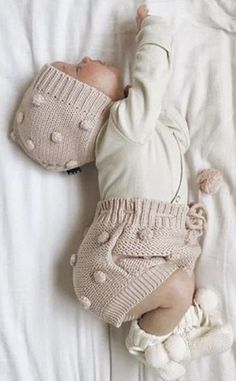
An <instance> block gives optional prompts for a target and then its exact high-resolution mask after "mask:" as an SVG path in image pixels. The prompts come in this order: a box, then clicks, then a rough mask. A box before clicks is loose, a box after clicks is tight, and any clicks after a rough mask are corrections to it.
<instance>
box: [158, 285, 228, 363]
mask: <svg viewBox="0 0 236 381" xmlns="http://www.w3.org/2000/svg"><path fill="white" fill-rule="evenodd" d="M218 302H219V299H218V296H217V294H216V293H215V292H213V291H212V290H209V289H205V288H201V289H198V290H197V292H196V294H195V298H194V301H193V306H191V307H190V309H189V310H188V312H187V314H186V315H185V316H184V317H183V319H182V320H181V322H180V323H179V324H178V326H177V327H176V328H175V330H174V334H178V335H180V337H182V340H183V341H184V342H185V345H186V348H187V349H186V351H185V355H184V356H183V358H182V361H183V360H192V359H196V358H198V357H201V356H207V355H209V354H211V353H222V352H225V351H227V350H228V349H229V348H230V347H231V346H232V343H233V331H232V327H231V326H230V324H226V323H223V320H222V317H221V314H220V310H219V303H218ZM164 344H165V346H166V347H167V348H168V354H169V357H170V359H173V360H175V361H177V360H176V345H175V344H174V343H171V337H170V338H169V339H167V340H166V341H165V343H164Z"/></svg>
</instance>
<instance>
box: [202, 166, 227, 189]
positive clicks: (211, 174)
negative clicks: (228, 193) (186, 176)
mask: <svg viewBox="0 0 236 381" xmlns="http://www.w3.org/2000/svg"><path fill="white" fill-rule="evenodd" d="M222 183H223V176H222V174H221V172H220V171H218V170H217V169H213V168H208V169H204V170H203V171H201V172H200V173H199V174H198V176H197V184H198V187H199V189H200V190H201V192H203V193H206V194H214V193H216V192H217V191H218V189H219V188H220V187H221V185H222Z"/></svg>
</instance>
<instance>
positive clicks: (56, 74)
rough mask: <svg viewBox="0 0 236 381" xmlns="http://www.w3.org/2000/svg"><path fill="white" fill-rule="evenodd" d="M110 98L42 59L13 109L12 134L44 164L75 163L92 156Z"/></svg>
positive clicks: (60, 167) (71, 165) (58, 167)
mask: <svg viewBox="0 0 236 381" xmlns="http://www.w3.org/2000/svg"><path fill="white" fill-rule="evenodd" d="M112 103H113V101H112V100H111V99H110V98H109V97H107V96H106V95H105V94H103V93H102V92H101V91H99V90H97V89H95V88H94V87H91V86H89V85H87V84H85V83H83V82H80V81H78V80H77V79H75V78H72V77H70V76H69V75H67V74H65V73H63V72H61V71H60V70H58V69H56V68H55V67H54V66H52V65H48V64H47V65H44V66H43V68H42V69H41V71H40V72H39V74H38V75H37V77H36V78H35V80H34V81H33V83H32V84H31V85H30V87H29V88H28V90H27V91H26V93H25V95H24V97H23V99H22V102H21V104H20V106H19V108H18V110H17V113H16V116H15V119H14V125H13V131H12V132H11V138H12V139H13V140H14V141H15V142H16V143H17V144H19V146H20V147H21V148H22V149H23V150H24V152H25V153H26V154H27V155H28V156H29V157H30V158H31V159H33V160H35V161H36V162H38V163H39V164H41V165H42V166H43V167H45V168H47V169H52V170H56V171H66V170H68V169H72V168H76V167H78V166H81V165H83V164H86V163H89V162H91V161H93V160H94V148H95V141H96V137H97V134H98V132H99V130H100V128H101V127H102V125H103V124H104V122H105V120H106V118H107V110H108V108H109V106H110V105H111V104H112Z"/></svg>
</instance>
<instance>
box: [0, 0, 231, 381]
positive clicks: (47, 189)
mask: <svg viewBox="0 0 236 381" xmlns="http://www.w3.org/2000/svg"><path fill="white" fill-rule="evenodd" d="M140 3H141V1H138V0H129V1H127V0H112V1H107V0H93V1H92V0H90V1H89V0H58V1H53V0H7V1H4V0H0V47H1V55H0V81H1V82H0V99H1V107H0V142H1V150H0V182H1V183H0V186H1V188H0V189H1V199H0V206H1V229H0V244H1V252H0V380H1V381H108V380H112V381H122V380H124V379H126V380H129V381H137V380H139V381H141V380H145V381H154V380H158V377H157V376H156V375H155V372H153V371H152V370H150V369H147V368H144V366H143V365H141V364H139V363H138V362H137V361H136V360H134V359H133V358H132V357H131V356H130V355H129V354H128V352H127V350H126V348H125V345H124V340H125V337H126V335H127V332H128V328H129V323H126V324H124V325H123V326H122V327H121V328H119V329H117V328H114V327H111V326H108V325H106V324H104V323H103V322H102V321H101V320H99V319H98V318H97V317H95V316H94V315H93V314H92V313H91V312H89V311H87V312H86V311H84V310H83V309H82V308H81V307H80V306H79V304H78V303H77V300H76V297H75V295H74V292H73V287H72V269H71V267H70V265H69V259H70V256H71V254H72V253H73V252H76V251H77V249H78V246H79V243H80V242H81V240H82V237H83V230H84V228H85V226H87V225H89V223H90V222H91V220H92V217H93V213H94V210H95V206H96V202H97V200H98V189H97V177H96V170H95V167H94V165H93V164H91V165H88V166H85V167H84V168H83V171H82V173H81V174H78V175H76V176H68V175H66V174H58V173H53V172H47V171H46V170H44V169H43V168H41V167H40V166H38V165H37V164H35V163H34V162H32V161H31V160H29V159H28V158H27V157H26V156H25V154H24V153H23V152H22V151H21V150H20V149H19V148H18V147H17V146H15V145H14V144H13V142H12V141H11V140H10V139H9V137H8V134H9V132H10V129H11V122H12V117H13V114H14V111H15V109H16V107H17V104H18V102H19V100H20V98H21V96H22V93H23V91H24V90H25V88H26V87H27V85H28V83H29V82H30V81H31V79H32V77H33V76H34V73H36V72H37V71H38V69H39V68H40V67H41V66H42V65H43V64H44V63H46V62H51V61H53V60H66V61H69V62H77V61H78V60H79V59H80V57H82V56H84V55H90V56H92V57H98V58H102V59H104V60H108V61H111V62H113V63H115V64H117V65H118V66H120V67H121V68H122V69H123V71H124V76H125V80H126V82H127V83H128V82H129V81H130V78H131V72H132V64H133V59H134V52H135V42H134V37H135V11H136V8H137V6H138V5H139V4H140ZM152 3H153V1H152ZM158 4H160V7H158ZM154 8H155V9H156V11H157V12H161V13H162V12H163V15H167V16H168V15H171V17H169V20H170V23H171V25H172V27H173V34H174V45H173V48H174V55H173V65H172V70H173V71H172V76H171V80H170V83H169V86H168V91H167V96H166V100H167V101H168V102H169V101H170V102H172V103H173V104H174V105H175V106H176V107H177V108H178V109H179V110H180V111H181V112H182V114H183V115H184V116H185V117H186V119H187V121H188V125H189V129H190V133H191V140H192V144H191V148H190V151H189V153H188V156H187V158H188V163H189V184H190V189H191V194H190V199H191V200H198V199H199V200H200V201H202V202H204V203H205V205H206V207H207V209H208V213H209V227H208V231H207V234H206V237H205V241H204V248H203V254H202V257H201V259H200V261H199V263H198V267H197V284H198V285H199V286H207V287H213V288H214V289H215V290H217V291H218V292H219V293H220V295H221V296H222V299H223V303H222V310H223V313H224V316H225V318H227V319H228V320H230V321H231V322H232V324H233V325H234V327H235V326H236V303H235V300H236V287H235V284H236V281H235V279H236V254H235V253H236V233H235V232H236V199H235V196H234V192H235V186H236V182H235V177H236V176H235V171H236V133H235V128H236V123H235V119H236V118H235V112H234V109H235V107H236V93H235V88H236V86H235V81H236V66H235V62H236V4H235V0H182V1H178V0H176V1H175V0H172V1H171V2H170V1H159V0H156V4H154ZM206 167H214V168H217V169H220V170H221V171H222V173H223V175H224V185H223V187H222V188H221V190H220V191H219V192H218V193H217V194H216V195H215V196H213V197H211V196H210V197H209V196H208V197H206V196H205V197H203V196H202V195H201V194H199V192H198V191H197V188H196V182H195V178H196V174H197V172H198V171H199V170H201V169H204V168H206ZM235 379H236V367H235V361H234V352H233V350H231V351H229V352H227V353H225V354H224V355H221V356H211V357H208V358H204V359H201V360H198V361H195V362H193V363H191V364H190V365H189V366H188V369H187V374H186V377H184V378H183V380H188V381H196V380H201V381H223V380H224V381H225V380H227V381H233V380H235Z"/></svg>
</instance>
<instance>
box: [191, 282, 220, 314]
mask: <svg viewBox="0 0 236 381" xmlns="http://www.w3.org/2000/svg"><path fill="white" fill-rule="evenodd" d="M194 300H195V302H196V303H197V304H199V305H200V306H201V307H202V309H203V311H205V312H206V313H211V312H212V311H214V310H215V309H216V308H217V306H218V304H219V298H218V295H217V294H216V293H215V291H213V290H211V289H209V288H203V287H202V288H198V289H197V291H196V293H195V297H194Z"/></svg>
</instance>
